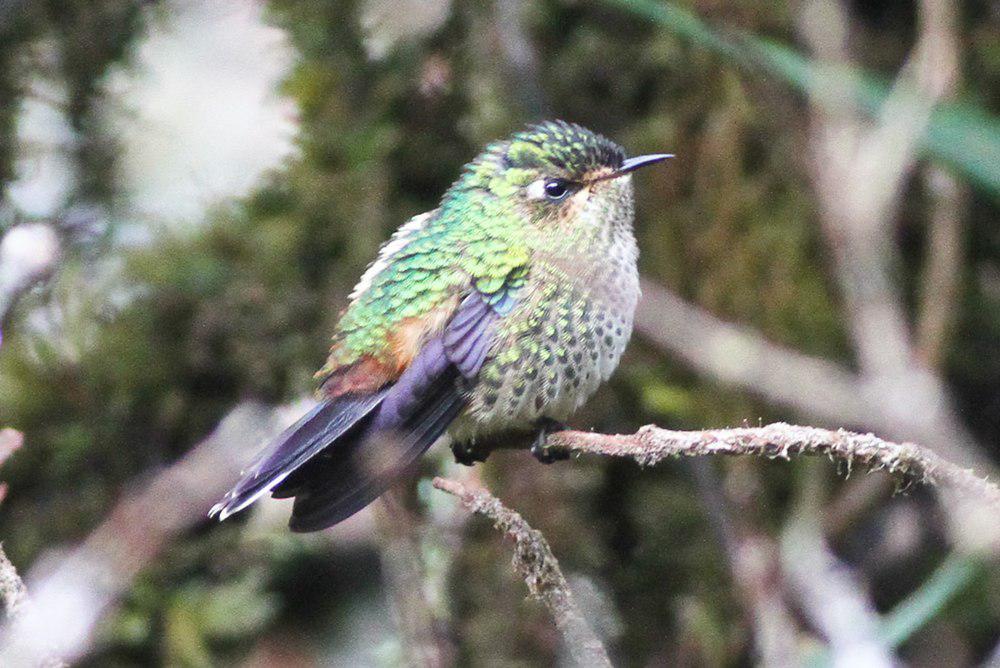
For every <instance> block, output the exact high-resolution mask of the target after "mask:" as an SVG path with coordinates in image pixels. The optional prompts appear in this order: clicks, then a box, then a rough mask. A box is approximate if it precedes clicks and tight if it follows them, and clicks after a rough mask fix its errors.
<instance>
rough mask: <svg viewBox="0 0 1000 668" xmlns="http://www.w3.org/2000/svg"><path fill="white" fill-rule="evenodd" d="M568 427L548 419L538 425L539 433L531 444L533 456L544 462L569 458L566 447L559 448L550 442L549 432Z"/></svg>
mask: <svg viewBox="0 0 1000 668" xmlns="http://www.w3.org/2000/svg"><path fill="white" fill-rule="evenodd" d="M565 428H566V427H565V426H564V425H562V424H560V423H558V422H555V421H554V420H546V421H545V422H543V423H542V424H541V425H540V426H539V427H538V433H537V434H536V435H535V440H534V442H532V444H531V456H532V457H534V458H535V459H537V460H538V461H540V462H541V463H542V464H551V463H553V462H558V461H563V460H566V459H569V451H568V450H566V449H565V448H557V447H553V446H551V445H549V444H548V440H549V434H553V433H555V432H557V431H562V430H563V429H565Z"/></svg>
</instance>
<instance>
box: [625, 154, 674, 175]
mask: <svg viewBox="0 0 1000 668" xmlns="http://www.w3.org/2000/svg"><path fill="white" fill-rule="evenodd" d="M672 157H674V154H673V153H651V154H649V155H640V156H637V157H635V158H629V159H627V160H625V162H623V163H622V166H621V167H619V168H618V169H617V170H616V171H615V176H621V175H623V174H628V173H629V172H634V171H635V170H637V169H639V168H641V167H647V166H649V165H655V164H656V163H658V162H663V161H664V160H666V159H668V158H672Z"/></svg>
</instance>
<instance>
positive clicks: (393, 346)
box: [389, 296, 458, 373]
mask: <svg viewBox="0 0 1000 668" xmlns="http://www.w3.org/2000/svg"><path fill="white" fill-rule="evenodd" d="M457 306H458V297H457V296H454V297H451V298H449V299H448V300H447V301H446V302H445V303H444V304H443V305H441V306H439V307H437V308H435V309H432V310H431V311H430V312H429V313H427V315H423V316H414V317H411V318H405V319H403V320H402V321H401V322H400V323H399V324H397V325H396V326H395V328H393V331H392V332H391V333H390V334H389V348H390V350H391V351H392V357H393V360H394V362H395V364H396V369H397V373H402V372H403V370H404V369H406V367H408V366H410V363H411V362H412V361H413V358H414V357H416V356H417V353H419V352H420V349H421V348H422V347H423V345H424V342H425V341H427V339H428V337H430V336H433V335H434V334H437V333H438V332H440V331H441V330H442V329H444V326H445V324H447V322H448V319H449V318H451V316H452V314H453V313H454V312H455V308H456V307H457Z"/></svg>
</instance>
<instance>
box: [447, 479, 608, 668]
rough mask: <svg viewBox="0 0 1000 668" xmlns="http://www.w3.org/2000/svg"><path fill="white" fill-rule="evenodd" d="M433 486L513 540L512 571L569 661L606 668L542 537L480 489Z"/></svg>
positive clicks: (449, 484) (600, 647) (454, 484)
mask: <svg viewBox="0 0 1000 668" xmlns="http://www.w3.org/2000/svg"><path fill="white" fill-rule="evenodd" d="M434 486H435V487H436V488H438V489H440V490H442V491H444V492H447V493H449V494H453V495H454V496H457V497H458V498H459V499H461V501H462V504H463V505H464V506H465V507H466V508H468V509H469V510H470V511H472V512H474V513H479V514H480V515H483V516H484V517H486V518H488V519H490V520H491V521H492V522H493V525H494V526H495V527H496V528H497V529H499V530H500V531H502V532H503V533H504V534H505V535H506V536H508V537H510V538H511V539H512V540H513V541H514V544H515V548H514V568H515V569H517V572H518V573H520V574H521V575H522V576H523V577H524V581H525V582H526V583H527V585H528V591H529V592H531V595H532V596H533V597H534V598H536V599H538V600H539V601H541V602H542V603H543V604H544V605H545V607H546V608H548V610H549V613H550V614H551V615H552V617H553V619H554V620H555V623H556V627H558V629H559V631H560V632H561V633H562V636H563V638H564V639H565V642H566V646H567V648H568V650H569V652H570V654H571V655H572V657H573V659H574V660H575V661H576V662H577V663H578V664H579V665H581V666H588V667H589V666H609V667H610V666H611V661H610V659H608V653H607V651H606V650H605V649H604V645H603V644H602V643H601V641H600V640H599V639H598V638H597V636H596V635H595V634H594V631H593V629H591V628H590V625H589V624H587V621H586V620H585V619H584V618H583V615H582V614H581V613H580V609H579V608H578V607H577V605H576V601H575V600H574V599H573V594H572V592H571V591H570V589H569V584H568V583H567V582H566V578H565V577H564V576H563V574H562V571H561V570H560V569H559V562H558V561H557V560H556V558H555V555H553V554H552V549H551V548H550V547H549V544H548V542H546V540H545V538H544V536H542V534H541V533H540V532H539V531H536V530H535V529H532V528H531V527H530V526H529V525H528V523H527V522H525V521H524V518H522V517H521V516H520V515H519V514H518V513H516V512H515V511H513V510H511V509H509V508H507V507H505V506H504V505H503V504H502V503H500V501H499V500H498V499H497V498H496V497H495V496H493V495H492V494H490V493H489V492H487V491H486V490H484V489H473V488H470V487H467V486H465V485H463V484H462V483H460V482H457V481H455V480H449V479H447V478H434Z"/></svg>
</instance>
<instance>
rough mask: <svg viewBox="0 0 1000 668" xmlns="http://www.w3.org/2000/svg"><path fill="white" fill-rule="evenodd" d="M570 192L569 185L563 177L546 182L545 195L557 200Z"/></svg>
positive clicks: (554, 200)
mask: <svg viewBox="0 0 1000 668" xmlns="http://www.w3.org/2000/svg"><path fill="white" fill-rule="evenodd" d="M568 192H569V185H568V184H567V183H566V182H565V181H563V180H562V179H549V180H548V181H546V182H545V197H547V198H548V199H550V200H552V201H553V202H557V201H559V200H561V199H562V198H563V197H565V196H566V193H568Z"/></svg>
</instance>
